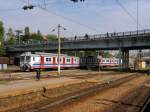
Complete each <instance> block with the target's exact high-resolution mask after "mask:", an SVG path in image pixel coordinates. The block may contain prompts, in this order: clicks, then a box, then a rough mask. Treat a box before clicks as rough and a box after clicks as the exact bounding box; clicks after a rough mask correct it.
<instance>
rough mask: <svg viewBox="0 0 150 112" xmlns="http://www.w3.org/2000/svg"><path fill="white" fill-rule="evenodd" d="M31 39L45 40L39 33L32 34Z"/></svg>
mask: <svg viewBox="0 0 150 112" xmlns="http://www.w3.org/2000/svg"><path fill="white" fill-rule="evenodd" d="M30 38H31V39H32V40H43V37H42V36H40V35H38V34H37V33H33V34H31V36H30Z"/></svg>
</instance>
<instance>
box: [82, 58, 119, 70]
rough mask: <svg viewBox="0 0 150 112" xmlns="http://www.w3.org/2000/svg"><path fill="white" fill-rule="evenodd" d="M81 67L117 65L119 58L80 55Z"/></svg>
mask: <svg viewBox="0 0 150 112" xmlns="http://www.w3.org/2000/svg"><path fill="white" fill-rule="evenodd" d="M79 62H80V67H81V68H94V67H117V66H119V59H117V58H102V57H94V56H88V57H81V58H80V61H79Z"/></svg>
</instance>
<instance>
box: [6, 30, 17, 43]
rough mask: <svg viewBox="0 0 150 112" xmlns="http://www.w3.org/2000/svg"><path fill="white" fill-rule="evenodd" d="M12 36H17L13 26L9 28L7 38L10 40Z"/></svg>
mask: <svg viewBox="0 0 150 112" xmlns="http://www.w3.org/2000/svg"><path fill="white" fill-rule="evenodd" d="M10 38H15V34H14V32H13V30H12V28H9V29H8V32H7V40H9V39H10Z"/></svg>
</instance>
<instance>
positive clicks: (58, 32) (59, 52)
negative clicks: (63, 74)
mask: <svg viewBox="0 0 150 112" xmlns="http://www.w3.org/2000/svg"><path fill="white" fill-rule="evenodd" d="M61 28H62V29H63V30H66V28H64V27H62V26H61V25H60V24H58V26H57V38H58V59H57V62H58V75H60V67H61V66H60V54H61V39H60V30H61ZM55 30H56V29H53V30H52V31H55Z"/></svg>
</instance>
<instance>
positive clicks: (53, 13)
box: [20, 0, 99, 32]
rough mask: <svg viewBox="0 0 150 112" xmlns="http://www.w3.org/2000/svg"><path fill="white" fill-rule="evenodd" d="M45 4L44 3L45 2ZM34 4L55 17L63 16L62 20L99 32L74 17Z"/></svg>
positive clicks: (22, 0)
mask: <svg viewBox="0 0 150 112" xmlns="http://www.w3.org/2000/svg"><path fill="white" fill-rule="evenodd" d="M20 1H21V2H24V3H26V1H24V0H20ZM45 4H46V3H45ZM34 6H35V7H37V8H39V9H41V10H43V11H45V12H47V13H49V14H52V15H55V16H57V17H60V18H63V19H64V20H67V21H70V22H72V23H74V24H78V25H80V26H82V27H85V28H87V29H89V30H92V31H95V32H99V30H97V29H95V28H93V27H90V26H88V25H85V24H83V23H80V22H78V21H76V20H74V19H72V18H69V17H66V16H63V15H61V14H58V13H56V12H52V11H49V10H47V9H46V8H42V7H40V6H39V5H34Z"/></svg>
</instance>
